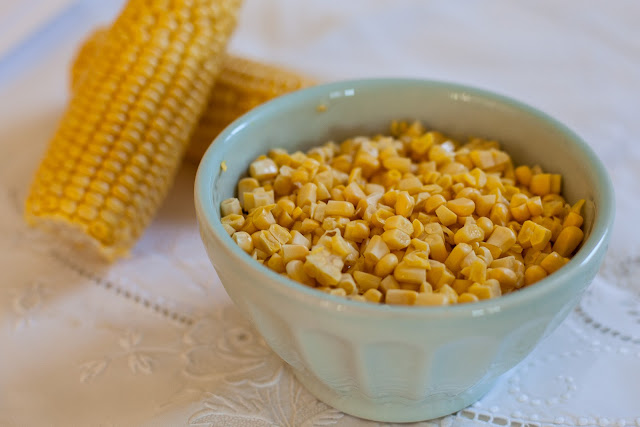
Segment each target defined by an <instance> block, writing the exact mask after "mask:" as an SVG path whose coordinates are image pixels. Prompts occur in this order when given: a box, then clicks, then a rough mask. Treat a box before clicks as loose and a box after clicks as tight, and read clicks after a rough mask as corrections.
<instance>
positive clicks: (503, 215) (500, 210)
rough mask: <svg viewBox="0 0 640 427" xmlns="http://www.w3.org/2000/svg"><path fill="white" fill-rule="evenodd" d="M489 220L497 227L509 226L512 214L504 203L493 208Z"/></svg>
mask: <svg viewBox="0 0 640 427" xmlns="http://www.w3.org/2000/svg"><path fill="white" fill-rule="evenodd" d="M489 219H490V220H491V221H492V222H493V223H494V224H495V225H502V226H504V225H507V223H508V222H509V220H510V219H511V212H510V211H509V208H508V207H507V205H505V204H504V203H496V204H495V205H493V207H492V208H491V212H490V213H489Z"/></svg>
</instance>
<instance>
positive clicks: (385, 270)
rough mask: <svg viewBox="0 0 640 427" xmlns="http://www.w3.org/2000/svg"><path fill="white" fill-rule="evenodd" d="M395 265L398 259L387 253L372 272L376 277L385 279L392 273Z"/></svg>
mask: <svg viewBox="0 0 640 427" xmlns="http://www.w3.org/2000/svg"><path fill="white" fill-rule="evenodd" d="M397 265H398V257H397V256H395V255H394V254H392V253H388V254H386V255H385V256H383V257H382V258H381V259H380V261H379V262H378V263H377V264H376V265H375V267H374V269H373V272H374V273H375V275H376V276H379V277H385V276H388V275H390V274H391V273H393V270H394V269H395V268H396V266H397Z"/></svg>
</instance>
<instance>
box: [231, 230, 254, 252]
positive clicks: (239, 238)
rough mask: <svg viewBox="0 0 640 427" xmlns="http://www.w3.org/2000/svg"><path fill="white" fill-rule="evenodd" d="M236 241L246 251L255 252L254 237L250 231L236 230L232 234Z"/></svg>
mask: <svg viewBox="0 0 640 427" xmlns="http://www.w3.org/2000/svg"><path fill="white" fill-rule="evenodd" d="M231 238H232V239H233V241H234V242H236V244H237V245H238V246H240V248H241V249H242V250H243V251H245V252H246V253H248V254H250V253H251V252H253V239H252V238H251V235H250V234H249V233H246V232H244V231H236V232H235V233H233V236H231Z"/></svg>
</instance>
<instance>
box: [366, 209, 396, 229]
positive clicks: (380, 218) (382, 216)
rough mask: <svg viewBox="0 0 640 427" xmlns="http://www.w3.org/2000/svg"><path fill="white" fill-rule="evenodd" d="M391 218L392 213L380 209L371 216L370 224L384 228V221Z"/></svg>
mask: <svg viewBox="0 0 640 427" xmlns="http://www.w3.org/2000/svg"><path fill="white" fill-rule="evenodd" d="M392 216H393V211H391V210H388V209H384V208H380V209H378V210H377V211H376V212H375V213H374V214H373V215H372V216H371V223H372V224H373V225H375V226H377V227H384V224H385V223H386V220H387V219H388V218H390V217H392Z"/></svg>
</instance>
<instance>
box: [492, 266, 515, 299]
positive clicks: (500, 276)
mask: <svg viewBox="0 0 640 427" xmlns="http://www.w3.org/2000/svg"><path fill="white" fill-rule="evenodd" d="M487 279H488V280H490V279H495V280H497V281H498V282H500V287H501V289H502V291H503V292H505V293H506V292H508V291H511V290H512V289H513V288H515V287H516V285H517V284H518V276H517V274H516V272H515V271H513V270H510V269H508V268H506V267H496V268H489V269H488V270H487ZM485 283H486V282H485Z"/></svg>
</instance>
